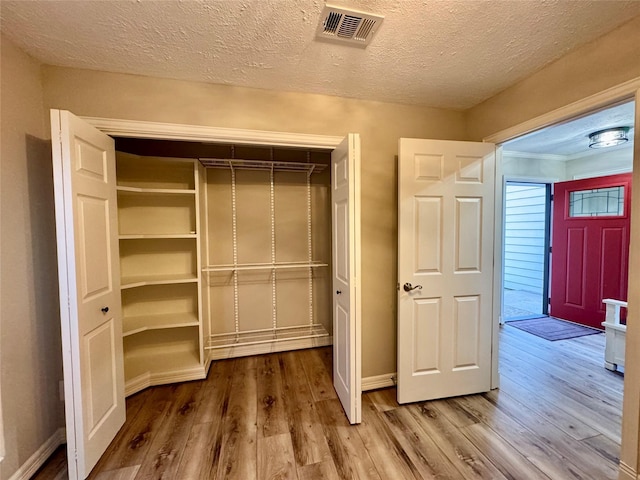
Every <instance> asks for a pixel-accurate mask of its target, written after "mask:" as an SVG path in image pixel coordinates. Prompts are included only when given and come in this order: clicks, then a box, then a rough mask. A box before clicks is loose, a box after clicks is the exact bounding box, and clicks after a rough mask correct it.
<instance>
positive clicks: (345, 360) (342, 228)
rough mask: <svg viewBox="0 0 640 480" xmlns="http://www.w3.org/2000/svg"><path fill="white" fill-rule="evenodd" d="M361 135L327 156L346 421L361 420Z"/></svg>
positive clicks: (337, 372)
mask: <svg viewBox="0 0 640 480" xmlns="http://www.w3.org/2000/svg"><path fill="white" fill-rule="evenodd" d="M359 172H360V137H359V136H358V135H357V134H349V135H348V136H347V137H346V138H345V139H344V140H343V141H342V143H341V144H340V145H339V146H338V147H337V148H336V149H335V150H334V151H333V153H332V155H331V203H332V225H333V227H332V230H333V232H332V237H333V238H332V244H333V246H332V249H333V385H334V387H335V389H336V392H337V393H338V397H339V398H340V402H341V403H342V407H343V408H344V411H345V413H346V414H347V418H348V419H349V422H351V423H352V424H354V423H360V422H361V421H362V420H361V418H362V372H361V365H360V359H361V353H360V351H361V334H360V330H361V329H360V179H359V176H360V175H359Z"/></svg>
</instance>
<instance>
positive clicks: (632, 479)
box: [618, 462, 640, 480]
mask: <svg viewBox="0 0 640 480" xmlns="http://www.w3.org/2000/svg"><path fill="white" fill-rule="evenodd" d="M618 473H619V476H618V480H639V479H640V476H638V473H637V472H636V471H635V470H634V469H633V468H631V467H630V466H629V465H627V464H626V463H624V462H620V468H619V470H618Z"/></svg>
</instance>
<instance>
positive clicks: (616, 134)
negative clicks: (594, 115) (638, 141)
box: [589, 127, 629, 148]
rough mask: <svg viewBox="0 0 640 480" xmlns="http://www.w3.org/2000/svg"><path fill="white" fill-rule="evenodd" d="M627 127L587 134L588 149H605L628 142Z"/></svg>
mask: <svg viewBox="0 0 640 480" xmlns="http://www.w3.org/2000/svg"><path fill="white" fill-rule="evenodd" d="M628 133H629V127H615V128H607V129H605V130H598V131H597V132H593V133H590V134H589V148H605V147H613V146H615V145H620V144H621V143H625V142H628V141H629V138H628V137H627V134H628Z"/></svg>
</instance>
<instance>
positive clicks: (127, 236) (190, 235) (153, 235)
mask: <svg viewBox="0 0 640 480" xmlns="http://www.w3.org/2000/svg"><path fill="white" fill-rule="evenodd" d="M118 238H119V239H120V240H140V239H144V238H160V239H162V238H168V239H171V238H198V235H197V234H196V233H128V234H123V235H119V236H118Z"/></svg>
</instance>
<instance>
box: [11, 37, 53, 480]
mask: <svg viewBox="0 0 640 480" xmlns="http://www.w3.org/2000/svg"><path fill="white" fill-rule="evenodd" d="M1 55H2V74H1V77H2V80H1V81H2V114H1V117H2V118H1V123H0V132H1V136H2V147H1V150H0V152H1V155H2V157H1V159H2V170H1V178H0V186H1V194H2V195H1V210H0V214H1V220H2V223H1V231H0V245H1V248H2V265H1V268H0V270H1V293H0V315H1V322H2V336H1V343H0V365H1V375H2V409H3V412H2V413H3V418H4V433H5V441H6V448H7V456H6V458H5V460H4V461H3V462H2V463H0V478H2V479H7V478H9V477H10V476H11V475H12V474H13V473H14V472H15V471H16V470H17V469H18V468H19V467H20V466H21V465H22V464H24V462H25V461H26V460H27V459H28V458H29V457H30V456H31V455H32V454H33V453H34V452H35V451H36V450H37V449H38V448H40V446H41V445H42V444H43V443H45V441H46V440H47V439H49V438H50V437H51V436H52V435H53V434H54V433H55V432H56V430H57V429H58V428H60V427H62V426H63V425H64V414H63V408H62V407H63V404H62V402H61V401H60V398H59V393H58V382H59V381H60V380H61V379H62V353H61V346H60V327H59V325H60V319H59V307H58V284H57V269H56V247H55V226H54V213H53V180H52V167H51V153H50V152H51V147H50V141H49V135H48V133H47V132H46V131H45V125H44V123H45V122H44V110H43V97H42V82H41V70H40V65H39V64H38V63H37V62H36V61H34V60H33V59H32V58H31V57H28V56H27V55H25V54H24V53H22V52H21V51H20V50H18V49H17V48H15V47H14V46H13V45H12V44H11V43H10V42H9V41H7V40H6V39H4V38H3V39H2V45H1Z"/></svg>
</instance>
